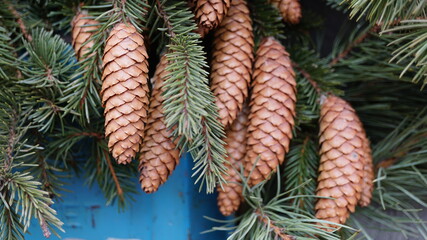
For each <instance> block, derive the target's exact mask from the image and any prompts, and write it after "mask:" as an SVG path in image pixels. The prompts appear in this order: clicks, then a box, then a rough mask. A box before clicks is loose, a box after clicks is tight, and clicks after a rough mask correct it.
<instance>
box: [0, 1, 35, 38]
mask: <svg viewBox="0 0 427 240" xmlns="http://www.w3.org/2000/svg"><path fill="white" fill-rule="evenodd" d="M5 3H6V5H7V8H8V9H9V11H10V12H11V13H12V15H13V16H14V17H15V18H16V21H17V22H18V25H19V28H20V29H21V32H22V34H23V35H24V37H25V38H26V39H27V40H28V41H29V42H31V41H32V40H33V38H32V37H31V35H30V34H29V33H28V31H27V28H26V27H25V24H24V20H22V17H21V14H19V12H18V11H16V9H15V8H14V7H13V5H12V4H11V3H10V2H9V1H5Z"/></svg>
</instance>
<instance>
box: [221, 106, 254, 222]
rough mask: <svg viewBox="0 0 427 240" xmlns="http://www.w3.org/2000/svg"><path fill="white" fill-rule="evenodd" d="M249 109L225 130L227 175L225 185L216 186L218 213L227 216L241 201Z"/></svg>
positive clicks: (244, 108) (244, 107)
mask: <svg viewBox="0 0 427 240" xmlns="http://www.w3.org/2000/svg"><path fill="white" fill-rule="evenodd" d="M248 115H249V107H248V106H247V105H244V106H243V110H242V111H241V112H240V113H239V114H238V115H237V118H236V120H235V121H234V122H233V124H231V126H230V127H229V128H228V129H227V130H226V138H225V149H226V150H227V159H226V160H227V162H228V163H227V166H226V167H227V174H224V175H223V177H224V179H225V180H226V181H227V184H224V185H223V188H221V187H219V186H218V207H219V211H220V212H221V213H222V214H223V215H224V216H228V215H230V214H232V213H234V212H235V211H237V209H239V206H240V202H241V201H242V185H241V184H240V183H241V179H240V175H239V170H240V165H242V164H243V159H244V157H245V153H246V133H247V130H248Z"/></svg>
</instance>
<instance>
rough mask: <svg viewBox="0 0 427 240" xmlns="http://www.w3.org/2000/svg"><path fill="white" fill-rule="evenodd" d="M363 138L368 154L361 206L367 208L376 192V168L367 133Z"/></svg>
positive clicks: (365, 162)
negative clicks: (374, 191) (373, 193)
mask: <svg viewBox="0 0 427 240" xmlns="http://www.w3.org/2000/svg"><path fill="white" fill-rule="evenodd" d="M362 137H363V148H364V153H365V154H366V156H365V159H364V163H363V165H364V167H363V170H364V172H363V183H362V194H361V196H360V200H359V205H360V206H362V207H366V206H368V205H369V204H370V203H371V199H372V191H373V190H374V178H375V176H374V166H373V163H372V151H371V147H370V142H369V139H368V138H367V137H366V133H365V131H363V134H362Z"/></svg>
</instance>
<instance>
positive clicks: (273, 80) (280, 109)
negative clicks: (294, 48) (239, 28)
mask: <svg viewBox="0 0 427 240" xmlns="http://www.w3.org/2000/svg"><path fill="white" fill-rule="evenodd" d="M253 74H254V75H253V79H254V80H253V82H252V96H251V103H250V108H251V110H250V115H249V127H248V135H247V139H248V142H247V154H246V157H245V175H246V176H248V175H249V173H250V171H251V170H252V168H253V166H254V165H255V164H256V165H255V168H254V169H253V171H252V173H251V175H250V181H249V184H250V185H252V186H253V185H256V184H258V183H260V182H261V181H263V180H265V179H268V178H269V177H270V174H271V173H272V172H274V171H276V167H277V166H279V165H280V164H282V163H283V161H284V158H285V154H286V153H287V152H288V151H289V143H290V141H291V139H292V128H293V126H294V117H295V103H296V82H295V73H294V71H293V69H292V67H291V59H290V58H289V53H288V52H286V50H285V48H284V47H283V46H282V45H281V44H280V43H279V42H277V41H276V40H275V39H274V38H272V37H269V38H266V39H265V40H264V41H263V42H262V43H261V44H260V46H259V48H258V51H257V53H256V59H255V64H254V73H253ZM258 159H259V160H258ZM257 160H258V161H257Z"/></svg>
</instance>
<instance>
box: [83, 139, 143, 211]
mask: <svg viewBox="0 0 427 240" xmlns="http://www.w3.org/2000/svg"><path fill="white" fill-rule="evenodd" d="M89 144H90V149H91V154H90V156H89V157H88V160H87V162H86V164H85V169H87V170H88V171H87V173H86V176H85V177H86V182H87V184H89V186H91V185H93V184H94V183H95V182H96V183H97V184H98V185H99V187H100V189H101V190H102V192H103V193H104V196H105V198H106V200H107V202H106V204H107V205H111V204H113V203H114V202H115V201H117V203H118V207H119V209H120V210H122V209H124V208H125V207H126V204H127V202H128V201H129V200H133V197H132V195H133V194H135V193H136V183H135V182H134V181H132V179H135V178H136V173H137V166H136V165H135V164H133V165H129V166H123V165H117V164H116V163H115V162H113V161H112V158H111V156H110V155H109V153H108V148H107V144H106V142H105V140H104V139H102V140H96V139H92V140H91V141H90V142H89Z"/></svg>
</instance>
